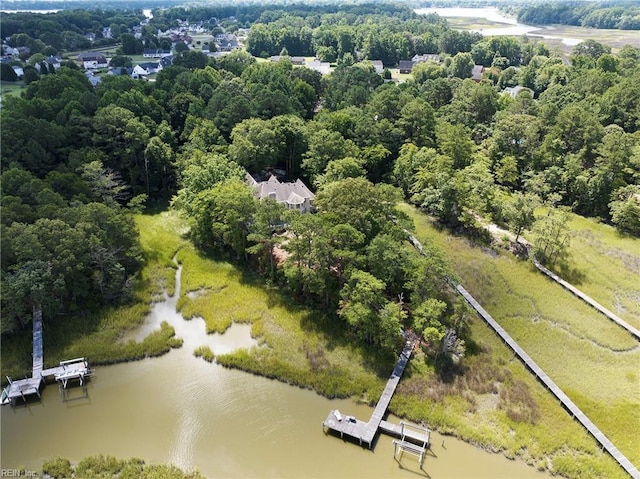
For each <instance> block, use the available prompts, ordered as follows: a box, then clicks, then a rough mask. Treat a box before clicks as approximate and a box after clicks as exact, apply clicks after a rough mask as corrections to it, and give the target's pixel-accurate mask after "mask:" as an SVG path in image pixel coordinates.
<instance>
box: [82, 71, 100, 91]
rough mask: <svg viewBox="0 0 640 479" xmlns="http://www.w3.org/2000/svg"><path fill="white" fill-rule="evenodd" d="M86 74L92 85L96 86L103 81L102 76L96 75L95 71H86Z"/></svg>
mask: <svg viewBox="0 0 640 479" xmlns="http://www.w3.org/2000/svg"><path fill="white" fill-rule="evenodd" d="M85 75H86V76H87V80H89V83H91V86H92V87H94V88H95V87H97V86H98V85H99V84H100V83H101V82H102V78H101V77H98V76H95V75H94V74H93V72H85Z"/></svg>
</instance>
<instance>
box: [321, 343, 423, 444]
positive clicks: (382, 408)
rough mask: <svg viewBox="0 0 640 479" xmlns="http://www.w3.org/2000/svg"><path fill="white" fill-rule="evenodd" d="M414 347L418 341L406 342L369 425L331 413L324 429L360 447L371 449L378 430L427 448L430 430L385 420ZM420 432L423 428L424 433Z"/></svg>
mask: <svg viewBox="0 0 640 479" xmlns="http://www.w3.org/2000/svg"><path fill="white" fill-rule="evenodd" d="M414 345H415V342H414V341H411V340H409V341H407V342H406V343H405V345H404V348H403V350H402V353H400V357H399V358H398V362H397V363H396V365H395V367H394V368H393V372H392V373H391V377H390V378H389V380H388V381H387V385H386V386H385V388H384V391H383V392H382V395H381V396H380V399H379V400H378V403H377V404H376V407H375V409H374V410H373V413H372V414H371V419H369V422H364V421H360V420H358V419H356V418H354V417H352V416H343V415H342V414H341V413H340V411H331V412H330V413H329V416H327V419H325V421H324V422H323V423H322V426H323V427H325V428H328V429H330V430H332V431H334V432H337V433H339V434H340V437H344V436H345V435H346V436H347V437H350V438H351V439H354V440H356V441H358V442H359V443H360V444H363V443H364V444H366V445H367V446H368V447H369V448H371V447H372V444H373V440H374V438H375V436H376V434H377V432H378V430H380V431H382V432H384V433H387V434H390V435H392V436H396V437H401V436H403V435H404V437H405V438H406V439H407V440H409V441H412V442H417V443H421V446H422V447H423V448H425V447H428V444H429V434H430V433H429V430H428V429H425V428H419V427H415V426H413V427H411V428H404V427H403V426H402V425H401V426H397V425H395V424H392V423H390V422H388V421H384V420H383V419H382V418H383V417H384V415H385V413H386V412H387V409H388V408H389V403H390V402H391V398H393V394H394V393H395V391H396V387H397V386H398V383H399V382H400V378H401V377H402V374H403V373H404V370H405V368H406V366H407V363H408V362H409V359H410V358H411V353H412V352H413V348H414ZM419 429H422V431H420V430H419Z"/></svg>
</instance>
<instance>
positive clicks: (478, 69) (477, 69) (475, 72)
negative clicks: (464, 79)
mask: <svg viewBox="0 0 640 479" xmlns="http://www.w3.org/2000/svg"><path fill="white" fill-rule="evenodd" d="M483 75H484V67H483V66H482V65H473V69H472V70H471V79H472V80H473V81H477V82H479V81H480V80H482V77H483Z"/></svg>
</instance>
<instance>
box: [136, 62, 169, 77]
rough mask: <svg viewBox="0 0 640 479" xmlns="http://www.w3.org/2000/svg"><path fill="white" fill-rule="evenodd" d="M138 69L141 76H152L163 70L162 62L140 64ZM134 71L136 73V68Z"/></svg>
mask: <svg viewBox="0 0 640 479" xmlns="http://www.w3.org/2000/svg"><path fill="white" fill-rule="evenodd" d="M136 67H138V72H137V73H138V74H139V75H151V74H153V73H158V72H159V71H160V70H162V68H163V67H162V64H161V63H160V62H146V63H140V64H138V65H136ZM134 71H135V68H134Z"/></svg>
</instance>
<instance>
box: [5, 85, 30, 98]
mask: <svg viewBox="0 0 640 479" xmlns="http://www.w3.org/2000/svg"><path fill="white" fill-rule="evenodd" d="M24 89H25V87H24V85H22V84H21V83H20V82H18V83H15V82H0V95H1V96H2V97H4V98H6V97H9V96H20V92H22V91H24Z"/></svg>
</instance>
